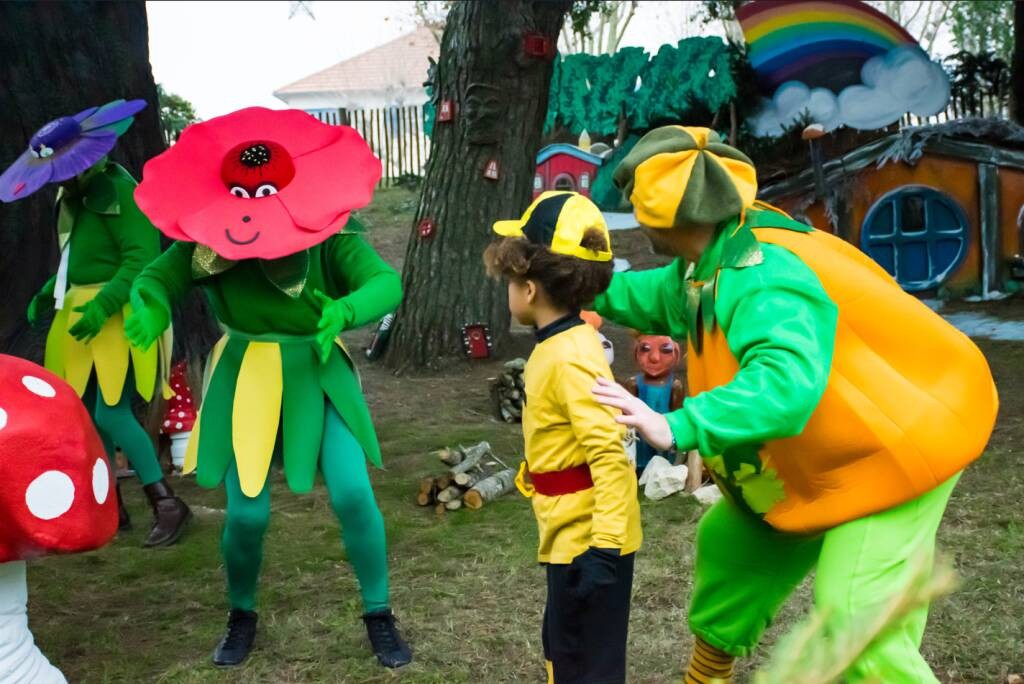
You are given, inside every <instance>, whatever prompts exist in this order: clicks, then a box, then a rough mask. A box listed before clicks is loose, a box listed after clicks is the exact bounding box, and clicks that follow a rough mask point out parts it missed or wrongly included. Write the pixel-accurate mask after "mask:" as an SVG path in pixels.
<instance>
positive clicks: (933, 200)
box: [861, 185, 968, 292]
mask: <svg viewBox="0 0 1024 684" xmlns="http://www.w3.org/2000/svg"><path fill="white" fill-rule="evenodd" d="M967 225H968V224H967V216H966V214H965V213H964V210H963V208H962V207H961V206H960V205H959V204H958V203H957V202H956V200H954V199H953V198H952V197H950V196H949V195H946V194H945V193H942V192H939V191H938V190H935V189H933V188H929V187H925V186H919V185H908V186H904V187H902V188H898V189H896V190H894V191H892V192H890V193H888V194H886V195H884V196H883V197H882V198H881V199H879V200H878V201H877V202H875V204H874V206H872V207H871V209H870V210H869V211H868V215H867V217H866V218H865V219H864V224H863V226H862V227H861V248H862V249H863V250H864V251H865V252H866V253H867V254H868V256H870V257H871V258H872V259H874V260H875V261H876V262H878V264H879V265H880V266H881V267H882V268H884V269H885V270H886V271H888V272H889V274H890V275H892V276H893V277H894V278H895V279H896V281H897V282H898V283H899V284H900V285H901V286H902V287H903V289H904V290H907V291H908V292H919V291H921V290H928V289H931V288H934V287H937V286H939V285H941V284H942V283H943V282H944V281H945V280H946V279H947V278H948V277H949V276H950V274H952V273H953V271H954V270H955V269H956V268H957V267H958V266H960V264H961V263H963V260H964V257H966V255H967V246H968V244H967Z"/></svg>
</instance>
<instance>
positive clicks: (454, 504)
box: [444, 499, 462, 511]
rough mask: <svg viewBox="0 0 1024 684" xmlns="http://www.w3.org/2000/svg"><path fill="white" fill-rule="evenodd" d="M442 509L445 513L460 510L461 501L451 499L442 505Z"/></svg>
mask: <svg viewBox="0 0 1024 684" xmlns="http://www.w3.org/2000/svg"><path fill="white" fill-rule="evenodd" d="M444 508H445V510H447V511H457V510H459V509H460V508H462V499H452V500H451V501H449V502H448V503H446V504H445V505H444Z"/></svg>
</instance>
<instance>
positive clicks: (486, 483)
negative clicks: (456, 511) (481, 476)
mask: <svg viewBox="0 0 1024 684" xmlns="http://www.w3.org/2000/svg"><path fill="white" fill-rule="evenodd" d="M515 481H516V471H514V470H512V469H511V468H508V469H507V470H502V471H501V472H498V473H495V474H494V475H491V476H490V477H488V478H487V479H486V480H481V481H480V482H477V483H476V484H475V485H473V488H472V489H470V490H469V491H468V492H466V494H465V496H464V497H463V500H464V501H465V502H466V506H468V507H469V508H472V509H473V510H477V509H479V508H483V505H484V504H485V503H486V502H488V501H494V500H495V499H497V498H498V497H500V496H502V495H504V494H507V493H509V492H510V491H512V488H513V487H514V486H515Z"/></svg>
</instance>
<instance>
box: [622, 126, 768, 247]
mask: <svg viewBox="0 0 1024 684" xmlns="http://www.w3.org/2000/svg"><path fill="white" fill-rule="evenodd" d="M613 180H614V181H615V185H617V186H618V188H619V189H620V190H622V192H623V194H624V195H625V196H626V197H627V198H628V199H629V201H630V202H631V203H632V204H633V210H634V212H635V213H636V218H637V221H639V222H640V224H641V225H645V226H648V227H650V228H672V227H674V226H676V225H679V224H680V223H703V224H718V223H721V222H722V221H725V220H727V219H730V218H732V217H734V216H738V215H740V214H742V213H743V212H744V210H746V209H747V208H748V207H750V205H752V204H753V203H754V197H755V196H756V195H757V172H756V171H755V170H754V163H753V162H752V161H750V158H749V157H747V155H745V154H743V153H742V152H740V151H739V150H737V149H736V148H734V147H730V146H729V145H726V144H725V143H723V142H722V139H721V138H720V137H719V136H718V134H717V133H715V132H714V131H713V130H711V129H710V128H697V127H689V126H663V127H661V128H655V129H654V130H653V131H651V132H649V133H648V134H647V135H645V136H644V137H642V138H640V141H639V142H637V144H636V146H635V147H634V148H633V149H632V150H630V152H629V154H627V155H626V158H625V159H623V160H622V163H621V164H620V165H619V167H618V168H617V169H615V175H614V176H613Z"/></svg>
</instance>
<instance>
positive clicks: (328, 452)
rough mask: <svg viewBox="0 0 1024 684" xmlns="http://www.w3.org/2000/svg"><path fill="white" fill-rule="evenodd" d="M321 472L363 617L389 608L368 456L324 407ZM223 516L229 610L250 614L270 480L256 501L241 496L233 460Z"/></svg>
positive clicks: (335, 415)
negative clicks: (337, 522)
mask: <svg viewBox="0 0 1024 684" xmlns="http://www.w3.org/2000/svg"><path fill="white" fill-rule="evenodd" d="M320 472H321V473H322V474H323V476H324V484H325V485H326V486H327V493H328V495H329V496H330V500H331V508H332V509H333V510H334V514H335V515H336V516H337V517H338V521H339V522H340V523H341V536H342V541H343V542H344V544H345V549H346V550H347V551H348V556H349V558H350V559H351V561H352V565H353V567H354V568H355V571H356V578H357V579H358V580H359V590H360V593H361V594H362V597H363V607H364V609H365V610H366V611H367V612H372V611H375V610H381V609H384V608H387V607H388V559H387V543H386V541H385V537H384V518H383V517H382V516H381V514H380V509H379V508H377V501H376V499H374V496H373V489H372V487H371V486H370V476H369V473H368V472H367V469H366V457H365V456H364V454H363V450H362V448H361V447H360V446H359V442H357V441H356V439H355V437H353V436H352V433H351V432H350V431H349V429H348V427H347V426H346V425H345V422H344V421H343V420H342V418H341V416H339V415H338V412H337V411H336V410H335V409H334V407H333V406H331V404H330V402H328V403H327V409H326V411H325V415H324V434H323V442H322V443H321V447H320ZM224 488H225V490H226V493H227V514H226V516H225V520H224V536H223V537H222V538H221V552H222V553H223V555H224V567H225V569H226V571H227V580H228V599H229V600H230V602H231V607H232V608H240V609H243V610H253V609H254V607H255V605H256V585H257V584H258V582H259V575H260V564H261V563H262V561H263V535H264V533H265V532H266V531H267V525H268V524H269V523H270V481H269V479H268V481H267V484H266V485H265V486H264V487H263V491H261V492H260V493H259V494H258V495H257V496H256V497H255V498H252V497H248V496H246V495H245V494H243V493H242V489H241V486H240V485H239V482H238V468H237V466H236V465H235V462H234V459H232V461H231V465H230V466H229V468H228V472H227V476H226V477H225V478H224Z"/></svg>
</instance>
